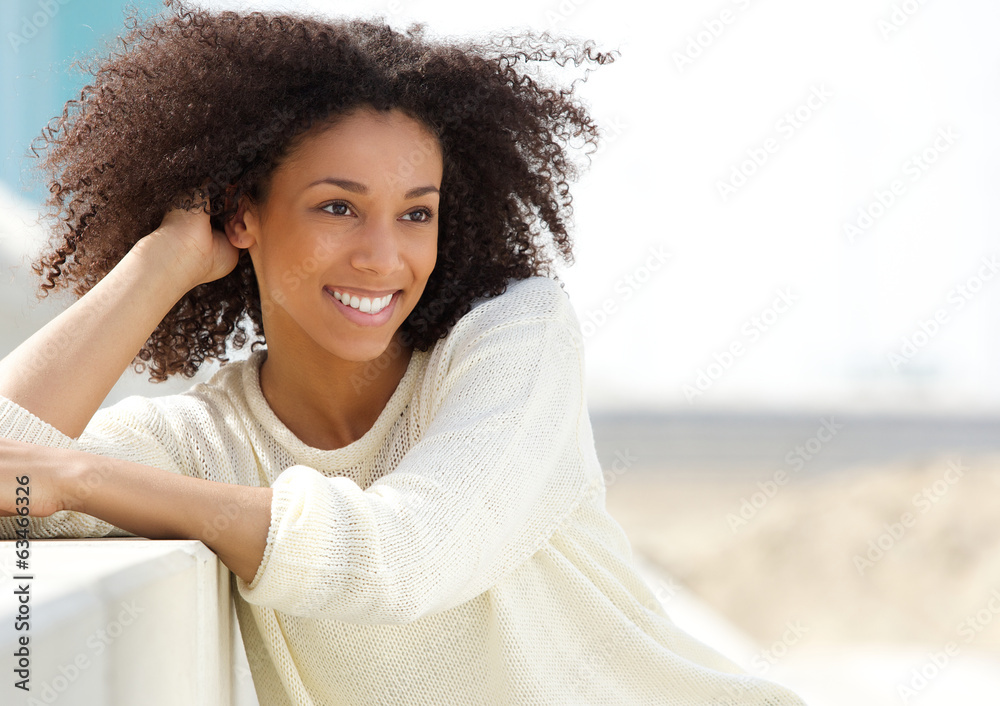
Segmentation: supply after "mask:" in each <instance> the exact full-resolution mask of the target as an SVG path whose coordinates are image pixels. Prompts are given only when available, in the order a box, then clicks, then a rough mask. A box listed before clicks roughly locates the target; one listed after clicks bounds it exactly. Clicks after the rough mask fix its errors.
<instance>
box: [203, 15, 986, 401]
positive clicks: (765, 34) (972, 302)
mask: <svg viewBox="0 0 1000 706" xmlns="http://www.w3.org/2000/svg"><path fill="white" fill-rule="evenodd" d="M202 4H204V5H206V6H210V7H220V8H221V7H226V8H234V7H244V8H247V7H250V8H253V9H258V8H260V9H264V8H267V9H274V8H286V9H287V8H289V7H294V8H295V9H297V10H304V11H315V12H318V13H321V14H331V13H332V14H343V15H355V14H357V15H371V14H383V15H384V16H385V17H386V18H387V19H389V20H390V22H391V23H392V24H394V25H395V26H397V27H400V28H401V27H404V26H405V25H406V24H407V23H408V22H409V21H413V20H423V21H426V22H427V25H428V27H429V28H430V29H431V30H432V31H434V32H435V33H437V34H444V35H448V34H470V33H471V34H476V33H481V32H491V31H500V30H502V29H503V28H509V27H531V28H535V29H550V30H553V31H557V32H561V33H565V34H568V35H570V36H574V37H577V38H591V39H594V40H595V41H596V42H597V43H598V46H599V47H600V48H602V49H618V50H620V52H621V57H620V58H619V59H618V61H617V62H616V63H615V64H612V65H607V66H604V67H599V68H598V69H597V70H595V71H594V72H593V73H592V74H591V75H590V77H589V79H588V81H587V83H586V84H582V87H581V95H583V97H584V98H585V99H586V100H587V101H588V103H589V104H590V105H591V108H592V111H593V114H594V115H595V117H596V118H597V119H598V120H599V121H600V122H601V124H602V125H603V126H604V127H605V128H606V130H607V144H606V146H605V148H604V149H603V150H602V151H601V152H600V153H598V154H597V155H595V157H594V162H593V166H592V168H591V170H590V171H589V172H588V173H587V174H586V175H585V176H584V178H583V179H582V180H581V182H580V183H579V184H578V185H577V186H576V189H575V192H574V193H575V226H576V230H575V239H576V243H577V260H576V264H575V265H574V266H573V267H571V268H568V269H566V268H564V269H563V270H562V273H561V276H562V277H563V279H564V280H565V281H566V282H567V288H568V289H569V291H570V293H571V297H572V299H573V301H574V304H575V306H576V308H577V312H578V314H579V315H580V317H581V323H582V324H583V327H584V333H585V334H586V335H587V365H588V379H589V382H590V386H591V388H590V394H591V400H592V405H593V406H594V407H608V406H619V405H620V406H634V405H636V404H638V405H640V406H649V407H674V408H682V409H684V408H689V409H696V408H715V407H733V406H740V407H742V406H754V407H760V406H764V407H771V406H774V407H787V406H795V407H802V406H806V407H824V406H832V405H836V406H851V407H863V408H882V407H891V408H897V407H922V408H935V409H940V408H950V409H955V410H960V411H973V410H981V409H983V408H993V409H997V408H1000V373H998V367H1000V366H998V364H997V362H996V361H997V360H998V358H1000V355H998V354H1000V332H998V314H1000V277H998V276H997V274H1000V267H998V264H997V255H998V254H1000V242H998V239H997V227H998V216H1000V209H998V208H997V206H996V205H995V203H996V199H995V198H994V194H996V193H997V192H998V189H1000V176H998V169H997V166H996V162H997V159H996V158H997V156H998V154H1000V152H998V138H997V135H996V126H997V125H998V124H1000V121H998V118H1000V110H998V108H1000V102H998V97H1000V44H998V43H997V42H996V41H995V36H996V29H997V28H998V26H1000V6H997V5H996V4H993V3H989V2H986V1H985V0H961V1H958V2H950V3H926V2H924V3H918V2H916V0H908V1H907V2H896V3H893V2H871V1H870V0H847V1H845V2H839V3H801V2H795V1H794V0H764V1H762V2H756V1H753V0H720V1H719V2H712V3H709V2H702V3H693V2H687V3H662V4H658V5H657V6H653V7H650V5H649V4H648V3H645V2H642V1H641V0H615V1H614V2H611V0H561V2H559V1H553V2H550V3H546V2H537V1H531V2H529V1H526V0H514V1H513V2H505V3H502V4H501V3H496V4H493V3H491V4H484V5H477V6H476V9H475V12H472V11H470V9H469V8H470V6H469V5H468V4H466V3H459V2H420V1H418V0H411V1H404V0H391V1H386V2H343V1H340V0H338V2H336V3H330V2H322V1H320V0H315V1H313V2H296V3H294V4H293V5H290V4H289V3H277V2H255V3H230V2H221V1H213V2H203V3H202ZM566 76H567V80H571V78H572V77H573V76H575V74H572V75H571V74H566ZM849 226H850V227H849ZM656 253H659V256H657V255H656Z"/></svg>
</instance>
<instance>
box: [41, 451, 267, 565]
mask: <svg viewBox="0 0 1000 706" xmlns="http://www.w3.org/2000/svg"><path fill="white" fill-rule="evenodd" d="M74 453H79V455H80V458H79V463H78V464H75V465H74V466H73V471H72V472H71V473H68V474H66V476H65V478H64V480H63V483H62V487H61V493H60V494H61V495H62V498H63V509H65V510H76V511H78V512H83V513H86V514H88V515H93V516H94V517H97V518H100V519H102V520H104V521H106V522H110V523H111V524H113V525H115V526H116V527H121V528H122V529H124V530H127V531H129V532H131V533H133V534H135V535H138V536H140V537H149V538H150V539H197V540H200V541H202V542H204V543H205V545H207V546H208V547H209V549H211V550H212V551H213V552H215V553H216V554H217V555H218V557H219V559H221V560H222V563H224V564H225V565H226V566H227V567H228V568H229V570H230V571H232V572H233V573H234V574H236V575H237V576H239V577H240V578H242V579H243V580H244V581H247V582H249V581H252V580H253V577H254V575H255V574H256V573H257V567H258V566H260V562H261V559H262V558H263V556H264V547H265V545H266V543H267V533H268V527H269V526H270V524H271V492H272V491H271V489H270V488H252V487H249V486H244V485H230V484H228V483H217V482H215V481H210V480H203V479H201V478H191V477H190V476H182V475H177V474H176V473H170V472H169V471H164V470H161V469H159V468H153V467H152V466H143V465H141V464H138V463H131V462H129V461H121V460H119V459H115V458H107V457H104V456H97V455H95V454H87V453H83V452H74ZM91 489H93V490H91Z"/></svg>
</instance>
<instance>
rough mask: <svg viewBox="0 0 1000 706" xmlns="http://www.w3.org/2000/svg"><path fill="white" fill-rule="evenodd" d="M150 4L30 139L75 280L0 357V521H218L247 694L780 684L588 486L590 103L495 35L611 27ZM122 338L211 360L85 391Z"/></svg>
mask: <svg viewBox="0 0 1000 706" xmlns="http://www.w3.org/2000/svg"><path fill="white" fill-rule="evenodd" d="M168 4H169V5H172V6H174V7H176V8H177V10H178V12H177V14H176V16H172V17H168V18H157V19H154V20H153V21H151V22H150V23H148V24H147V25H144V26H137V27H136V28H135V29H134V30H133V32H132V33H131V34H130V35H129V37H128V38H127V41H126V42H125V45H126V49H125V51H124V52H123V53H122V54H120V55H117V56H113V57H111V58H109V59H108V60H107V61H105V62H104V63H102V64H101V65H100V66H99V68H98V70H97V71H96V73H95V82H94V85H92V86H88V88H87V90H85V91H84V94H83V96H82V97H81V101H80V102H79V103H76V107H77V108H78V110H76V111H75V112H73V113H71V112H70V111H69V106H67V110H66V111H65V112H64V113H63V116H62V118H61V119H60V121H59V125H58V129H57V130H54V131H50V133H49V135H48V142H49V147H50V151H49V153H48V154H47V156H46V161H45V163H44V164H45V166H46V167H47V168H48V169H49V171H50V174H51V175H52V180H51V182H50V186H51V189H50V191H51V193H52V197H51V199H50V201H49V206H50V207H51V209H52V213H51V215H52V216H53V217H54V218H55V220H56V221H57V223H58V224H59V227H60V230H61V240H60V235H59V234H58V233H57V234H56V236H55V241H54V244H53V250H52V251H50V252H49V253H46V254H43V255H42V256H41V257H40V260H39V262H38V263H37V266H36V271H37V272H39V274H42V275H43V277H44V279H45V280H46V281H45V284H43V285H42V286H43V288H52V287H54V286H59V285H65V284H67V283H70V282H72V283H75V285H76V287H75V291H76V292H77V293H78V294H79V295H80V296H79V299H78V301H76V302H75V303H74V304H73V305H72V306H70V307H69V308H68V309H67V310H66V311H65V312H63V313H62V314H60V315H59V316H58V317H56V318H55V319H54V320H53V321H52V322H50V323H49V324H47V325H46V326H45V327H44V328H42V329H41V330H40V331H38V332H37V333H36V334H35V335H34V336H32V337H31V338H30V339H28V340H27V341H25V342H24V343H23V344H22V345H21V346H20V347H18V348H17V349H16V350H15V351H13V352H12V353H11V354H10V355H9V356H7V357H6V358H4V359H3V360H2V361H0V515H6V516H7V517H0V535H2V536H4V537H13V536H15V534H16V533H18V532H19V531H20V532H22V533H26V534H29V535H30V536H33V537H59V536H68V537H85V536H98V537H100V536H121V535H138V536H143V537H150V538H167V537H170V538H193V539H198V540H200V541H202V542H204V543H205V544H206V545H207V546H208V547H209V548H211V549H212V550H213V551H214V552H215V553H216V554H218V556H219V557H220V559H221V560H222V561H223V562H224V563H225V564H226V566H227V567H229V569H230V570H231V571H232V580H233V582H234V584H235V589H236V590H235V591H234V592H233V595H234V599H235V607H236V611H237V615H238V617H239V621H240V628H241V632H242V635H243V639H244V643H245V647H246V652H247V657H248V659H249V662H250V666H251V671H252V674H253V679H254V685H255V687H256V690H257V694H258V698H259V700H260V703H261V704H262V706H272V705H275V706H277V705H280V706H285V705H288V704H300V705H303V706H305V705H306V704H309V705H312V704H352V705H370V706H375V705H376V704H404V703H405V704H427V705H432V704H433V705H440V704H463V705H465V704H470V705H471V704H482V705H483V706H486V705H487V704H490V705H494V704H511V705H522V704H523V705H528V704H553V705H555V704H564V705H566V706H581V705H584V704H622V706H625V705H626V704H628V705H629V706H633V705H635V704H710V703H713V704H719V703H734V704H735V703H739V704H748V705H749V704H757V705H759V706H764V705H765V704H767V705H769V706H795V705H798V704H801V700H799V699H798V698H797V697H796V696H795V695H794V694H792V693H791V692H789V691H787V690H786V689H784V688H782V687H780V686H778V685H776V684H773V683H771V682H768V681H765V680H763V679H760V678H758V677H754V676H751V675H748V674H746V673H744V672H743V671H742V670H741V669H740V668H739V667H738V666H737V665H735V664H733V663H732V662H730V661H729V660H728V659H726V658H724V657H723V656H722V655H720V654H718V653H717V652H715V651H714V650H712V649H710V648H709V647H707V646H706V645H704V644H702V643H700V642H699V641H698V640H696V639H694V638H693V637H691V636H690V635H688V634H686V633H684V632H683V631H682V630H679V629H678V628H677V626H676V625H675V624H674V623H673V622H672V621H671V620H670V619H669V617H668V616H667V614H666V613H665V612H664V609H663V606H662V605H661V604H660V603H659V601H658V600H657V598H656V596H654V595H653V593H652V592H651V590H650V588H649V587H648V586H647V585H645V584H644V583H643V581H642V579H641V577H640V575H639V573H638V572H637V569H636V566H635V565H634V563H633V561H632V554H631V548H630V546H629V543H628V540H627V539H626V536H625V534H624V532H623V531H622V529H621V527H620V526H619V525H618V524H617V523H616V522H615V521H614V519H612V518H611V516H610V515H608V513H607V511H606V509H605V502H604V501H605V492H604V491H605V487H604V480H603V475H602V469H601V467H600V464H599V462H598V460H597V455H596V451H595V448H594V439H593V433H592V429H591V424H590V417H589V413H588V409H587V401H586V396H585V392H584V356H583V335H582V333H581V330H580V323H579V320H578V319H577V316H576V313H575V311H574V309H573V307H572V305H571V304H570V301H569V297H568V296H567V294H566V293H565V292H564V291H563V289H562V288H561V286H560V283H559V282H558V281H557V279H555V278H553V277H549V276H548V275H549V274H550V272H549V268H548V265H549V264H550V260H549V259H548V257H547V256H546V254H545V252H544V249H545V247H546V246H547V245H549V244H553V245H555V247H556V249H557V250H558V252H559V253H561V254H562V255H563V257H564V258H565V259H567V260H570V261H571V260H572V249H571V246H570V239H569V236H568V234H567V231H566V228H565V219H566V218H567V217H568V215H569V213H570V197H569V191H568V187H567V183H568V181H569V180H570V179H571V178H573V177H574V176H575V175H576V168H575V166H574V164H573V163H572V162H571V161H570V151H569V144H570V141H571V139H575V138H580V137H582V138H583V141H584V142H585V143H586V144H594V143H595V142H596V139H597V134H598V130H597V127H596V126H595V125H594V124H593V122H592V121H591V119H590V117H589V115H588V114H587V112H586V110H585V109H584V108H583V107H582V106H581V105H579V104H578V103H577V102H576V101H575V99H574V98H573V95H572V90H571V89H553V88H547V87H544V86H542V85H540V84H539V83H537V82H536V81H535V80H533V79H531V78H530V77H529V76H527V74H526V73H524V74H522V73H519V72H518V71H517V70H516V69H515V65H516V64H517V63H518V62H531V61H545V60H550V61H556V62H559V63H563V64H564V63H565V62H566V61H568V60H573V61H575V62H577V63H583V62H586V61H591V62H598V63H605V62H606V61H608V60H610V59H611V55H609V54H603V53H600V52H596V53H595V52H593V50H592V48H591V46H590V45H589V44H588V45H585V46H584V47H583V48H574V47H573V46H572V45H568V44H564V43H559V42H554V41H553V40H552V39H551V38H550V37H543V38H541V39H539V38H537V37H532V36H530V35H529V34H525V35H523V36H518V37H503V38H500V41H498V42H495V43H490V42H486V43H478V44H477V43H469V42H466V43H461V44H458V43H455V44H448V43H436V42H432V41H430V40H428V39H426V38H425V37H424V36H423V35H422V32H421V31H420V28H419V27H413V28H411V29H410V30H409V31H408V32H407V33H405V34H402V33H399V32H396V31H394V30H392V29H391V28H389V27H388V26H386V25H384V24H381V23H378V22H371V21H361V20H355V21H342V22H326V21H322V20H319V19H312V18H305V17H298V16H291V15H278V16H268V15H263V14H261V13H250V14H247V15H242V14H237V13H232V12H224V13H220V14H212V13H209V12H205V11H193V10H190V9H188V8H186V7H184V6H182V5H180V4H178V3H174V2H170V3H168ZM74 103H75V102H74ZM273 110H278V111H279V115H281V119H280V120H278V121H275V120H274V118H273ZM219 165H225V166H223V167H220V166H219ZM544 231H547V232H548V237H547V238H546V237H543V232H544ZM245 321H249V324H250V325H251V327H252V332H253V333H254V334H256V336H257V338H258V340H255V341H254V344H253V346H251V352H250V355H249V356H248V357H246V358H244V359H241V360H237V361H233V362H229V361H227V360H226V358H225V357H224V355H223V354H224V353H225V352H226V346H227V344H228V343H230V342H231V343H232V344H233V345H234V347H235V348H237V349H239V348H242V346H243V345H244V344H245V343H246V342H247V340H248V338H249V336H248V334H247V332H246V331H244V330H243V329H242V328H239V326H238V325H239V324H242V323H243V322H245ZM230 339H231V340H230ZM265 344H266V345H265ZM258 345H260V346H264V347H262V348H260V349H255V346H258ZM136 358H138V359H139V360H142V361H145V362H150V363H151V364H152V365H151V367H152V377H153V379H163V378H165V377H166V376H169V375H172V374H178V373H180V374H190V373H192V372H193V371H195V370H197V368H198V366H199V365H200V364H201V363H202V362H203V361H204V360H206V359H209V358H219V359H220V360H222V361H223V362H225V363H227V364H225V365H223V366H222V368H221V369H220V370H219V371H218V372H217V373H216V374H215V375H214V376H213V377H212V378H211V380H210V381H209V382H208V383H205V384H198V385H194V386H193V387H191V389H189V390H188V391H186V392H184V393H181V394H177V395H167V396H162V397H155V398H145V397H140V396H132V397H128V398H126V399H124V400H122V401H121V402H119V403H117V404H115V405H112V406H110V407H108V408H106V409H98V408H99V406H100V404H101V402H102V401H103V400H104V398H105V397H106V396H107V394H108V392H109V390H110V389H111V387H112V386H113V385H114V383H115V382H116V381H117V380H118V378H119V376H120V375H121V374H122V372H123V371H124V370H125V369H126V368H127V367H128V365H129V364H130V363H135V361H136ZM18 487H27V488H28V490H29V491H30V497H31V505H30V507H31V510H32V515H30V516H27V517H23V516H18V517H14V515H15V514H16V513H17V512H18V506H17V501H16V496H17V489H18ZM22 492H28V491H22ZM223 517H224V518H225V522H221V523H220V522H218V520H219V519H220V518H223Z"/></svg>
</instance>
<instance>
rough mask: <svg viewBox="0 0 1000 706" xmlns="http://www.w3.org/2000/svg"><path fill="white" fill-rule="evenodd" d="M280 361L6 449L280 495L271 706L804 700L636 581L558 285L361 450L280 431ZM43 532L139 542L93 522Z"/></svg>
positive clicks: (270, 620) (17, 435)
mask: <svg viewBox="0 0 1000 706" xmlns="http://www.w3.org/2000/svg"><path fill="white" fill-rule="evenodd" d="M266 355H267V351H266V350H258V351H255V352H253V353H251V354H250V356H249V358H247V359H245V360H240V361H232V362H230V363H228V364H226V365H224V366H223V367H222V368H221V369H220V370H219V371H218V372H217V373H216V374H215V375H214V376H213V377H212V379H211V380H210V381H209V382H208V383H199V384H196V385H194V386H192V388H191V389H189V390H188V391H186V392H184V393H181V394H177V395H169V396H163V397H154V398H145V397H140V396H132V397H128V398H126V399H124V400H122V401H120V402H118V403H117V404H115V405H113V406H110V407H107V408H105V409H102V410H99V411H98V412H97V413H96V414H95V415H94V417H93V419H92V420H91V422H90V424H89V425H88V426H87V429H86V430H85V431H84V433H83V434H82V435H81V436H80V438H79V439H71V438H69V437H67V436H65V435H63V434H62V433H60V432H59V431H58V430H56V429H55V428H53V427H52V426H50V425H48V424H47V423H45V422H44V421H42V420H40V419H38V418H37V417H35V416H34V415H32V414H31V413H30V412H28V411H26V410H25V409H23V408H21V407H20V406H18V405H17V404H15V403H14V402H12V401H11V400H9V399H6V398H4V397H2V396H0V436H5V437H8V438H12V439H19V440H23V441H29V442H32V443H36V444H44V445H48V446H54V447H61V448H76V449H80V450H83V451H89V452H91V453H96V454H102V455H105V456H111V457H115V458H121V459H126V460H130V461H135V462H138V463H142V464H146V465H150V466H155V467H157V468H162V469H165V470H167V471H170V472H173V473H182V474H185V475H190V476H194V477H198V478H207V479H210V480H214V481H220V482H224V483H238V484H243V485H249V486H269V487H271V488H272V489H273V490H274V493H273V498H272V503H271V523H270V527H269V529H268V536H267V545H266V549H265V552H264V557H263V559H262V561H261V564H260V566H259V567H258V569H257V573H256V575H255V576H254V577H253V580H252V581H251V582H250V583H249V584H248V583H247V582H245V581H244V580H243V579H241V578H240V577H238V576H235V575H233V576H232V581H233V582H234V586H235V589H236V590H235V591H234V593H233V595H234V600H235V602H236V611H237V616H238V618H239V622H240V628H241V630H242V633H243V639H244V643H245V646H246V651H247V657H248V659H249V663H250V667H251V671H252V674H253V679H254V685H255V687H256V690H257V694H258V698H259V700H260V703H261V705H262V706H286V705H292V704H294V705H296V706H305V705H307V704H308V705H315V706H348V705H349V706H375V705H376V704H378V705H382V706H390V705H392V706H395V705H399V704H427V705H429V706H430V705H433V706H451V705H457V704H461V705H463V706H471V705H475V704H482V705H484V706H486V705H489V706H499V705H510V706H514V705H518V706H520V705H527V704H539V705H541V704H544V705H546V706H554V705H566V706H586V705H589V704H594V705H596V704H620V705H621V706H626V705H628V706H637V705H640V704H650V705H652V704H657V705H660V704H662V705H664V706H666V705H678V706H679V705H681V704H685V705H686V704H692V705H693V704H701V705H705V706H707V705H708V704H733V705H735V704H741V705H743V706H750V705H752V704H757V705H760V706H764V705H765V704H766V705H768V706H793V705H801V704H802V703H803V702H802V701H801V700H800V699H799V698H798V697H796V696H795V695H794V694H793V693H791V692H790V691H788V690H787V689H785V688H783V687H780V686H778V685H776V684H773V683H771V682H768V681H765V680H763V679H760V678H758V677H754V676H750V675H748V674H746V673H745V672H744V671H743V670H742V669H740V668H739V667H738V666H737V665H735V664H734V663H732V662H731V661H729V660H728V659H726V658H724V657H723V656H722V655H720V654H719V653H717V652H716V651H714V650H712V649H711V648H709V647H707V646H706V645H704V644H702V643H701V642H699V641H697V640H696V639H694V638H693V637H691V636H689V635H688V634H687V633H685V632H683V631H682V630H680V629H679V628H678V627H677V626H676V625H675V624H674V623H673V622H672V621H671V620H670V618H669V617H668V616H667V614H666V612H665V611H664V609H663V607H662V605H661V604H660V603H659V601H658V600H657V598H656V597H655V596H654V595H653V593H652V592H651V590H650V588H649V587H648V586H647V585H646V584H645V583H644V582H643V581H642V579H641V577H640V576H639V575H638V573H637V572H636V569H635V566H634V565H633V562H632V551H631V546H630V544H629V542H628V540H627V538H626V536H625V533H624V531H623V530H622V528H621V526H620V525H619V524H618V523H617V522H615V520H614V519H613V518H612V517H611V516H610V515H609V514H608V513H607V511H606V509H605V502H604V501H605V487H604V481H603V477H602V471H601V468H600V465H599V462H598V460H597V454H596V451H595V448H594V440H593V434H592V429H591V424H590V416H589V414H588V411H587V404H586V399H585V394H584V358H583V339H582V335H581V331H580V325H579V321H578V319H577V316H576V314H575V312H574V310H573V307H572V305H571V303H570V301H569V297H568V295H567V294H566V293H565V292H564V291H563V289H562V288H561V287H560V285H559V284H558V283H557V282H556V281H555V280H552V279H549V278H547V277H540V276H539V277H530V278H528V279H524V280H518V281H514V280H512V281H511V282H510V283H509V287H508V289H507V291H506V292H505V293H504V294H502V295H500V296H497V297H492V298H481V299H479V300H477V301H476V302H474V305H473V308H472V309H471V310H470V311H469V312H468V313H467V314H466V315H465V316H463V317H462V318H461V319H460V320H459V321H458V322H457V323H456V324H455V326H454V327H453V328H452V330H451V331H450V332H449V334H448V336H447V337H445V338H444V339H441V340H440V341H438V342H437V343H436V344H435V345H434V347H433V348H431V349H430V350H429V351H423V352H421V351H414V352H413V354H412V356H411V358H410V361H409V363H408V368H407V370H406V373H405V375H404V376H403V378H402V380H401V381H400V383H399V385H398V387H397V388H396V390H395V392H394V393H393V394H392V397H391V398H390V399H389V402H388V403H387V404H386V406H385V409H384V410H383V411H382V413H381V414H380V416H379V417H378V420H377V421H376V422H375V424H374V426H373V427H372V428H371V429H370V430H368V431H367V432H366V433H365V434H364V435H363V436H362V437H361V438H360V439H358V440H356V441H354V442H353V443H351V444H349V445H348V446H345V447H343V448H339V449H335V450H320V449H316V448H312V447H309V446H307V445H306V444H304V443H303V442H302V441H301V440H299V439H298V438H297V437H296V436H295V435H294V434H293V433H292V432H291V431H290V430H289V429H288V428H287V427H286V426H285V425H284V424H283V423H282V422H281V421H280V420H279V419H278V418H277V417H276V416H275V414H274V412H273V411H272V410H271V409H270V407H269V406H268V404H267V402H266V400H265V398H264V396H263V395H262V393H261V389H260V381H259V375H258V373H259V369H260V365H261V363H262V362H263V360H264V359H265V357H266ZM352 382H353V383H354V384H355V385H356V387H357V390H358V393H359V394H364V385H365V381H364V378H363V377H359V378H357V379H355V380H354V381H352ZM224 521H225V520H224V518H205V522H206V525H210V524H212V523H213V522H224ZM31 534H32V536H34V537H100V536H122V535H125V536H128V535H129V533H127V532H124V531H123V530H121V529H119V528H117V527H114V526H112V525H110V524H109V523H107V522H104V521H102V520H99V519H97V518H93V517H90V516H88V515H85V514H82V513H78V512H72V511H63V512H58V513H55V514H53V515H52V516H50V517H48V518H32V519H31ZM0 536H2V537H8V538H9V537H12V536H14V525H13V519H12V518H0Z"/></svg>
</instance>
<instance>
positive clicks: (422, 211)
mask: <svg viewBox="0 0 1000 706" xmlns="http://www.w3.org/2000/svg"><path fill="white" fill-rule="evenodd" d="M406 215H407V216H422V218H418V219H416V220H415V221H414V222H415V223H426V222H427V221H429V220H430V219H431V218H433V217H434V214H433V213H431V211H430V209H427V208H418V209H417V210H416V211H410V212H409V213H407V214H406Z"/></svg>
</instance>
